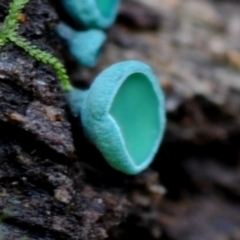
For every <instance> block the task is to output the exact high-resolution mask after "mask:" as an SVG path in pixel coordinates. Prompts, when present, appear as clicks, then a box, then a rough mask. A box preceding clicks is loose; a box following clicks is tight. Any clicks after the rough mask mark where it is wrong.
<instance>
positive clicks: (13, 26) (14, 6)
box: [0, 0, 72, 90]
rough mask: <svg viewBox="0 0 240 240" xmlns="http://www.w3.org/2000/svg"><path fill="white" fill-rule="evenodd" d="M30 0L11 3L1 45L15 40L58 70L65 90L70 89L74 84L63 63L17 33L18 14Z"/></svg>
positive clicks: (35, 56)
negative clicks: (71, 82)
mask: <svg viewBox="0 0 240 240" xmlns="http://www.w3.org/2000/svg"><path fill="white" fill-rule="evenodd" d="M28 2H29V0H13V1H12V3H11V4H10V6H9V14H8V16H7V17H6V18H5V20H4V22H3V26H2V28H1V29H0V47H2V46H4V45H5V44H6V43H7V42H13V43H14V44H16V45H17V46H18V47H21V48H22V49H24V50H25V51H26V52H27V53H28V54H29V55H31V56H32V57H34V58H35V59H37V60H38V61H41V62H43V63H45V64H48V65H50V66H52V68H54V70H55V71H56V74H57V77H58V78H59V80H60V82H61V86H62V88H63V89H64V90H70V89H71V88H72V86H71V84H70V82H69V77H68V75H67V73H66V70H65V67H64V66H63V64H62V63H61V62H60V61H59V60H58V59H57V58H56V57H54V56H52V55H51V54H50V53H48V52H45V51H43V50H41V49H38V47H37V46H34V45H32V44H31V43H29V42H28V41H27V40H26V39H24V38H22V37H19V36H18V35H17V33H16V31H17V29H18V26H19V22H18V15H19V13H20V12H21V10H22V9H23V7H24V6H25V5H26V4H27V3H28Z"/></svg>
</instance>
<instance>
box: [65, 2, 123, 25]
mask: <svg viewBox="0 0 240 240" xmlns="http://www.w3.org/2000/svg"><path fill="white" fill-rule="evenodd" d="M61 1H62V5H63V6H64V8H65V10H66V11H67V12H68V14H69V15H70V16H71V17H72V19H73V20H74V21H75V22H76V23H79V24H83V25H84V26H85V27H87V28H103V29H105V28H108V27H110V26H111V25H112V24H113V22H114V20H115V18H116V16H117V10H118V5H119V2H120V0H61Z"/></svg>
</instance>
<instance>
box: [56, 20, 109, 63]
mask: <svg viewBox="0 0 240 240" xmlns="http://www.w3.org/2000/svg"><path fill="white" fill-rule="evenodd" d="M56 30H57V33H58V35H59V36H60V37H61V38H62V39H64V40H65V42H66V43H67V45H68V47H69V51H70V53H71V55H72V56H73V57H74V58H75V59H76V60H77V62H78V63H79V64H80V65H82V66H85V67H94V66H95V65H96V63H97V60H98V58H99V55H100V52H101V49H102V47H103V45H104V43H105V41H106V35H105V33H104V32H102V31H101V30H98V29H90V30H87V31H76V30H74V29H72V28H71V27H69V26H68V25H66V24H65V23H60V24H58V26H57V28H56Z"/></svg>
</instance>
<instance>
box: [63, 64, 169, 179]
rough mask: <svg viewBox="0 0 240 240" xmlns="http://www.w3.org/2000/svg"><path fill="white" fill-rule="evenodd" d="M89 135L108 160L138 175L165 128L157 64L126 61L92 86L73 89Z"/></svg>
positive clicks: (76, 111)
mask: <svg viewBox="0 0 240 240" xmlns="http://www.w3.org/2000/svg"><path fill="white" fill-rule="evenodd" d="M67 98H68V102H69V104H70V107H71V109H72V112H73V114H74V115H75V116H80V117H81V122H82V125H83V128H84V131H85V134H86V136H87V137H88V138H89V139H90V140H91V141H92V142H93V143H94V144H95V145H96V146H97V147H98V149H99V150H100V152H101V153H102V155H103V156H104V157H105V159H106V160H107V162H108V163H109V164H110V165H111V166H112V167H113V168H115V169H117V170H119V171H121V172H124V173H126V174H137V173H139V172H141V171H142V170H144V169H145V168H146V167H148V165H149V164H150V163H151V162H152V160H153V158H154V156H155V154H156V152H157V150H158V147H159V144H160V142H161V140H162V137H163V133H164V129H165V122H166V118H165V108H164V96H163V93H162V90H161V89H160V86H159V83H158V81H157V79H156V77H155V75H154V74H153V72H152V70H151V68H150V67H149V66H147V65H145V64H143V63H141V62H138V61H125V62H121V63H117V64H114V65H112V66H111V67H109V68H107V69H106V70H104V71H103V72H102V73H101V74H100V75H99V76H98V77H97V78H96V79H95V81H94V82H93V84H92V85H91V87H90V89H89V90H86V91H84V90H79V89H76V88H73V90H71V91H69V92H68V93H67Z"/></svg>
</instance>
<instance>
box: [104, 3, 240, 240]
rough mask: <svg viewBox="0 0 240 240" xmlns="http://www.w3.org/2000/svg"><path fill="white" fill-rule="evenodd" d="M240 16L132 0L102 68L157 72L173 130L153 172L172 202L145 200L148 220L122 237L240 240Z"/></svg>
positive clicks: (228, 8)
mask: <svg viewBox="0 0 240 240" xmlns="http://www.w3.org/2000/svg"><path fill="white" fill-rule="evenodd" d="M239 13H240V2H239V1H238V0H235V1H234V0H135V1H128V0H125V1H122V5H121V9H120V13H119V17H118V20H117V23H116V24H115V26H113V27H112V29H111V30H110V32H109V35H110V40H109V43H108V45H107V47H106V48H105V50H104V51H105V52H104V54H103V57H102V59H104V61H100V62H101V63H100V68H104V67H106V66H107V65H109V64H110V63H112V62H115V61H117V60H119V59H121V60H123V59H138V60H142V61H144V62H146V63H148V64H149V65H150V66H152V68H153V69H154V71H155V73H156V74H157V76H158V77H159V79H160V82H161V84H162V87H163V89H164V91H165V93H166V109H167V115H168V127H167V131H166V134H165V139H164V142H163V145H162V146H161V148H160V151H159V153H158V155H157V157H156V159H155V161H154V163H153V164H152V169H154V170H155V171H156V172H158V173H159V180H160V183H161V184H162V186H163V188H165V190H166V195H165V196H164V197H163V199H162V198H160V199H159V198H157V199H155V201H154V200H153V199H154V198H152V199H151V201H149V199H148V198H147V197H146V195H144V194H139V193H136V195H135V196H134V198H135V201H137V202H138V204H139V205H140V206H141V207H142V208H141V212H140V213H139V216H138V217H139V218H138V217H136V216H135V217H133V218H132V219H131V218H130V219H129V221H128V224H126V225H125V226H124V225H123V229H124V230H126V229H128V230H127V232H128V234H126V235H124V234H123V235H124V236H125V237H126V238H120V239H128V237H129V234H130V233H131V232H132V237H134V236H135V237H136V238H138V239H148V240H149V239H161V240H239V239H240V169H239V166H240V121H239V118H240V14H239ZM155 187H156V186H155ZM152 190H154V191H156V193H157V192H158V191H159V192H161V189H160V188H159V186H158V188H157V187H156V189H152ZM154 191H153V192H154ZM149 206H151V207H150V209H151V210H149ZM144 208H147V209H148V210H147V211H145V212H144V210H143V209H144ZM156 209H157V210H156ZM139 219H141V221H140V220H139ZM142 219H144V220H142ZM130 223H131V224H132V225H131V224H130ZM129 224H130V226H129ZM144 224H145V225H144ZM129 239H130V238H129Z"/></svg>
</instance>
